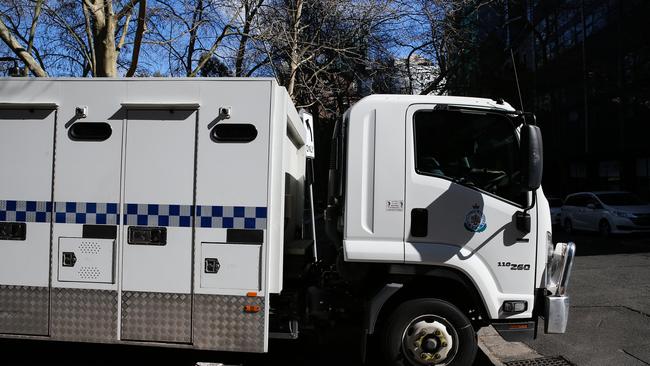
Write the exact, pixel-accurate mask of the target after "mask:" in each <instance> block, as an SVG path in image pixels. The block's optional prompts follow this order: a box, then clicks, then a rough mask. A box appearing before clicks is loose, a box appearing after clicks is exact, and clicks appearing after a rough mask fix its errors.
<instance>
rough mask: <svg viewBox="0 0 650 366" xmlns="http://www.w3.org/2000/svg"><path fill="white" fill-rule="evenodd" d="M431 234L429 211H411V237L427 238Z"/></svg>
mask: <svg viewBox="0 0 650 366" xmlns="http://www.w3.org/2000/svg"><path fill="white" fill-rule="evenodd" d="M428 233H429V211H427V209H426V208H414V209H412V210H411V236H414V237H416V238H423V237H426V236H427V234H428Z"/></svg>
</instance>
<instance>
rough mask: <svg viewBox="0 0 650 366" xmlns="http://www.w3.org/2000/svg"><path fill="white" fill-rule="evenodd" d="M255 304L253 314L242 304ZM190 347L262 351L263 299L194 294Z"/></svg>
mask: <svg viewBox="0 0 650 366" xmlns="http://www.w3.org/2000/svg"><path fill="white" fill-rule="evenodd" d="M246 305H257V306H259V307H260V309H261V310H260V311H259V312H257V313H246V312H244V306H246ZM193 315H194V320H193V324H194V346H195V347H196V348H202V349H211V350H218V351H237V352H264V298H262V297H245V296H222V295H199V294H196V295H194V313H193Z"/></svg>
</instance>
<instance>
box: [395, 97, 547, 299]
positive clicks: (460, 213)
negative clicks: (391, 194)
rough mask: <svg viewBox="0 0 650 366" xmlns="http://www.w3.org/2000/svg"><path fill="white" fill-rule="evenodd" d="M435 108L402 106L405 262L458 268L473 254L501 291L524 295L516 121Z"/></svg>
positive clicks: (529, 244)
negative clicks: (517, 216)
mask: <svg viewBox="0 0 650 366" xmlns="http://www.w3.org/2000/svg"><path fill="white" fill-rule="evenodd" d="M434 107H435V106H434V105H413V106H411V107H409V109H408V111H407V117H406V164H405V167H406V189H405V190H406V199H405V201H406V202H405V230H404V237H405V254H404V255H405V262H406V263H422V264H446V265H449V266H452V267H456V268H459V269H461V270H463V269H464V267H465V269H469V264H468V263H469V262H470V261H472V260H474V259H480V262H482V263H483V264H484V265H485V266H487V267H488V269H489V271H490V272H492V273H493V276H494V277H495V278H496V282H497V285H498V287H499V288H500V291H501V292H503V293H510V294H531V293H532V289H533V286H534V273H535V263H533V261H532V260H531V258H535V250H536V243H535V240H534V238H535V237H534V236H533V235H532V234H531V233H535V230H536V226H537V225H536V222H537V220H536V216H535V210H530V211H528V212H529V213H530V215H531V230H530V233H526V232H521V231H519V230H518V229H517V227H516V224H515V219H514V218H515V214H516V213H517V212H520V211H522V210H523V208H524V206H525V205H526V204H527V197H526V194H525V193H521V190H520V189H519V187H518V185H517V180H518V177H519V148H518V137H517V135H516V131H515V127H514V126H513V124H512V122H511V121H510V120H509V119H508V118H507V117H506V116H505V115H503V114H497V113H491V112H488V111H481V110H475V109H474V110H469V109H468V110H453V109H448V110H447V109H441V108H435V109H434ZM513 266H514V267H513ZM531 308H532V304H529V309H531Z"/></svg>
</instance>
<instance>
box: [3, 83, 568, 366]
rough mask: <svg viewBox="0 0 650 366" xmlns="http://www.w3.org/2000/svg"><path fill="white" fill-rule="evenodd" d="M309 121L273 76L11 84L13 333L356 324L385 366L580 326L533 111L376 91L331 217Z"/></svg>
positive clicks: (459, 361) (150, 333) (251, 336)
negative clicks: (316, 196)
mask: <svg viewBox="0 0 650 366" xmlns="http://www.w3.org/2000/svg"><path fill="white" fill-rule="evenodd" d="M311 124H312V123H311V118H310V116H309V115H308V114H307V113H301V114H299V113H298V112H297V111H296V109H295V107H294V106H293V104H292V102H291V100H290V98H289V96H288V94H287V92H286V91H285V90H284V89H283V88H282V87H280V86H278V84H277V83H276V82H275V80H273V79H257V78H254V79H253V78H246V79H237V78H218V79H210V78H205V79H159V78H150V79H22V78H13V79H1V80H0V337H4V338H29V339H49V340H59V341H80V342H98V343H121V344H138V345H162V346H169V347H187V348H196V349H208V350H218V351H237V352H266V351H267V350H268V341H269V338H273V337H277V338H290V339H291V338H297V337H298V334H299V333H298V327H299V326H300V327H301V329H316V330H318V329H319V327H323V326H330V325H331V324H334V323H336V322H352V323H354V324H357V325H358V326H359V327H360V329H361V330H363V332H362V333H363V334H364V336H363V337H362V338H363V339H362V340H361V342H360V343H361V345H362V346H363V347H366V344H367V341H368V340H372V342H371V343H369V344H370V345H374V347H376V349H377V350H378V352H377V353H380V354H381V357H382V359H383V360H384V362H385V364H388V365H470V364H471V363H472V361H473V359H474V355H475V353H476V348H477V340H476V331H477V330H478V329H479V328H480V327H483V326H487V325H493V326H494V327H495V328H496V329H497V330H498V331H499V332H500V333H501V335H502V336H503V337H504V338H505V339H508V340H516V339H521V338H522V337H531V336H533V335H534V333H535V332H536V329H537V319H538V316H542V317H544V319H545V330H546V332H548V333H563V332H564V331H565V328H566V323H567V316H568V299H569V298H568V296H567V294H566V286H567V282H568V278H569V274H570V271H571V265H572V260H573V255H574V252H575V246H574V244H572V243H568V244H566V243H559V244H557V245H555V246H554V245H553V242H552V237H551V217H550V211H549V206H548V203H547V201H546V199H545V197H544V194H543V192H542V190H541V188H540V181H541V171H542V142H541V135H540V132H539V129H538V128H537V127H536V126H535V125H534V118H533V117H532V116H531V115H527V114H524V113H521V112H519V111H516V110H514V109H513V108H512V107H510V106H509V105H508V104H506V103H505V102H503V101H495V100H489V99H479V98H463V97H434V96H399V95H375V96H370V97H367V98H364V99H362V100H361V101H359V102H358V103H356V104H355V105H353V106H352V107H351V108H350V109H349V110H348V111H347V112H346V113H345V115H344V116H343V118H342V119H341V120H340V121H339V122H338V123H337V124H336V126H335V128H334V135H333V137H332V143H331V147H330V155H331V157H330V160H331V161H330V171H329V177H328V187H329V188H328V190H329V192H328V201H327V210H326V211H325V215H324V217H325V219H324V222H323V223H322V224H315V220H313V217H314V215H313V210H312V212H311V215H310V216H311V220H309V216H307V217H308V219H307V220H304V219H303V217H304V216H306V215H304V212H305V208H310V209H311V207H313V206H314V205H313V200H311V202H310V200H309V198H310V196H311V195H310V194H309V192H310V191H311V183H312V181H313V177H314V174H313V170H312V164H311V159H312V158H313V153H314V146H313V128H312V127H313V126H312V125H311ZM323 149H324V150H325V147H323ZM317 178H320V177H317ZM305 197H306V198H307V199H305ZM317 232H326V233H327V235H326V236H327V238H325V237H319V238H318V239H319V240H318V241H316V240H315V235H316V233H317ZM316 243H318V245H316Z"/></svg>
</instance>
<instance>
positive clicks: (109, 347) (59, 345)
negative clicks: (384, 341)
mask: <svg viewBox="0 0 650 366" xmlns="http://www.w3.org/2000/svg"><path fill="white" fill-rule="evenodd" d="M343 338H345V337H342V339H343ZM353 343H355V342H347V343H345V342H335V343H334V344H320V345H318V344H313V342H311V341H302V340H296V341H280V340H272V341H271V342H270V345H269V346H270V352H269V353H268V354H240V353H230V352H213V351H197V350H192V349H171V348H161V347H146V346H128V345H114V344H89V343H74V342H54V341H40V340H7V339H2V340H0V350H2V351H1V353H0V355H1V356H0V364H1V365H5V366H64V365H65V366H108V365H111V366H113V365H173V366H194V365H195V364H196V363H197V362H213V363H224V364H226V365H242V366H248V365H264V366H267V365H268V366H271V365H278V366H279V365H282V366H307V365H309V366H320V365H323V366H325V365H328V366H330V365H337V366H361V365H362V363H361V362H360V361H359V350H358V349H356V347H354V349H353V348H352V347H351V346H352V344H353ZM366 365H378V363H377V362H374V361H373V362H368V363H366ZM474 365H475V366H488V365H493V363H492V362H490V360H489V359H488V357H487V356H486V355H485V354H484V353H483V352H482V351H481V350H480V349H479V351H478V354H477V356H476V362H475V363H474Z"/></svg>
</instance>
